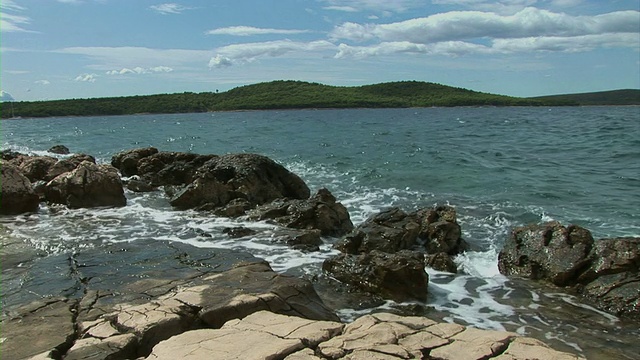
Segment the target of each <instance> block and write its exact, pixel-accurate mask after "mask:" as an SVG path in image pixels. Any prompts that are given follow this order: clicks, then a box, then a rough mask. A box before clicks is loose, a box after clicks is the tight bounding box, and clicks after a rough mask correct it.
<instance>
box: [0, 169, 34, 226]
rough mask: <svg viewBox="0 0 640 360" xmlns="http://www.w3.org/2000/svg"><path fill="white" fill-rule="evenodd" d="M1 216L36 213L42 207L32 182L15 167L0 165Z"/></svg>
mask: <svg viewBox="0 0 640 360" xmlns="http://www.w3.org/2000/svg"><path fill="white" fill-rule="evenodd" d="M0 171H1V172H2V175H1V177H0V184H1V186H2V188H1V192H0V199H1V201H2V204H0V214H3V215H14V214H22V213H25V212H35V211H37V210H38V206H39V205H40V198H39V197H38V195H37V194H36V193H35V192H34V191H33V188H32V187H31V182H30V181H29V179H27V178H26V177H25V176H24V175H22V174H21V173H20V171H19V170H18V169H17V168H16V167H15V166H13V165H10V164H8V163H6V162H4V161H3V162H2V163H0Z"/></svg>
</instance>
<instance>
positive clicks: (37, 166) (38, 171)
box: [20, 156, 58, 182]
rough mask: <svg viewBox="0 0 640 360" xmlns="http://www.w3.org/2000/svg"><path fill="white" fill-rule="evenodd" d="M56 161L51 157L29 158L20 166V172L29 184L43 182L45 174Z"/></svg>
mask: <svg viewBox="0 0 640 360" xmlns="http://www.w3.org/2000/svg"><path fill="white" fill-rule="evenodd" d="M57 162H58V159H56V158H54V157H51V156H30V157H27V158H25V160H24V161H23V162H22V163H21V164H20V172H22V174H23V175H24V176H26V177H27V178H28V179H29V180H30V181H31V182H36V181H38V180H45V179H46V178H47V174H48V173H49V170H50V169H51V167H52V166H53V165H55V164H56V163H57Z"/></svg>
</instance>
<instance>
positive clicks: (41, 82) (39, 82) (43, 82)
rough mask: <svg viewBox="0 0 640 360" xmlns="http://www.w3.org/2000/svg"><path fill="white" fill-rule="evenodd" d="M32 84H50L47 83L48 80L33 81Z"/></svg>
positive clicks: (49, 82)
mask: <svg viewBox="0 0 640 360" xmlns="http://www.w3.org/2000/svg"><path fill="white" fill-rule="evenodd" d="M34 83H36V84H38V85H49V84H51V81H49V80H36V81H34Z"/></svg>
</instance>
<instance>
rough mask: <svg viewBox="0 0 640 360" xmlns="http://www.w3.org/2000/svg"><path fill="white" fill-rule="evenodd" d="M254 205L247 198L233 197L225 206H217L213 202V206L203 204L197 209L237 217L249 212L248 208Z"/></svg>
mask: <svg viewBox="0 0 640 360" xmlns="http://www.w3.org/2000/svg"><path fill="white" fill-rule="evenodd" d="M253 207H254V205H252V204H251V203H250V202H249V201H247V200H246V199H242V198H239V199H233V200H231V201H229V202H228V203H227V204H226V205H225V206H223V207H219V206H215V205H213V204H212V205H211V207H208V206H207V205H203V206H201V207H198V208H196V209H197V210H213V213H214V214H216V215H217V216H224V217H230V218H236V217H238V216H242V215H244V214H245V213H246V212H247V210H249V209H251V208H253Z"/></svg>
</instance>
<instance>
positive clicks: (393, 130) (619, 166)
mask: <svg viewBox="0 0 640 360" xmlns="http://www.w3.org/2000/svg"><path fill="white" fill-rule="evenodd" d="M1 134H2V144H1V147H2V148H3V149H13V150H17V151H21V152H26V153H34V154H45V153H46V149H48V148H50V147H51V146H53V145H55V144H64V145H66V146H67V147H69V148H70V150H71V151H72V152H74V153H87V154H91V155H93V156H95V157H96V158H97V159H98V161H99V162H104V163H108V162H110V159H111V156H112V155H114V154H115V153H117V152H119V151H122V150H128V149H132V148H137V147H146V146H154V147H157V148H158V149H160V150H164V151H184V152H195V153H202V154H205V153H213V154H225V153H238V152H251V153H259V154H263V155H266V156H269V157H271V158H272V159H274V160H276V161H277V162H279V163H281V164H283V165H284V166H285V167H287V168H288V169H290V170H291V171H293V172H295V173H297V174H298V175H300V176H301V177H302V178H303V179H304V180H305V181H306V182H307V184H308V185H309V187H310V188H311V189H312V192H313V191H315V190H317V189H319V188H321V187H326V188H328V189H329V190H330V191H331V192H332V193H333V194H334V195H335V196H336V198H337V199H338V200H339V201H341V202H342V203H343V204H344V205H345V206H346V207H347V209H348V210H349V213H350V215H351V218H352V221H353V222H354V224H358V223H360V222H362V221H364V220H365V219H366V218H367V217H369V216H370V215H372V214H374V213H376V212H378V211H380V210H382V209H385V208H387V207H390V206H399V207H401V208H403V209H405V210H407V211H411V210H414V209H418V208H422V207H430V206H433V205H434V204H445V203H446V204H450V205H452V206H454V207H455V208H456V209H457V212H458V221H459V222H460V224H461V226H462V230H463V237H464V238H465V239H466V240H467V241H468V242H470V243H471V244H472V245H473V247H474V249H475V250H474V251H469V252H467V253H465V254H463V255H460V256H458V257H457V259H456V262H457V264H458V266H459V269H460V271H461V272H460V274H458V275H451V274H446V273H441V272H437V271H433V270H431V269H427V270H428V272H429V274H430V281H431V284H430V288H429V300H428V301H427V303H425V304H422V305H425V306H426V307H427V308H429V309H430V311H429V314H428V316H432V317H439V318H440V319H443V320H445V321H452V322H458V323H461V324H465V325H473V326H476V327H479V328H487V329H498V330H509V331H514V332H518V333H520V334H524V335H528V336H532V337H537V338H540V339H542V340H544V341H547V342H548V343H550V344H551V345H553V346H554V347H556V348H559V349H561V350H565V351H571V352H574V353H581V354H583V355H586V356H588V357H589V358H623V359H624V358H629V359H633V358H637V353H638V348H637V339H638V336H639V335H640V330H639V329H638V324H630V323H627V322H625V321H622V320H620V319H618V318H616V317H614V316H611V315H609V314H606V313H602V312H600V311H598V310H596V309H594V308H592V307H590V306H589V305H588V304H583V303H580V301H579V299H577V298H575V297H573V296H571V295H570V294H567V293H566V292H565V291H564V290H563V289H559V288H550V287H544V286H542V285H540V284H534V283H530V282H526V281H518V280H510V279H507V278H506V277H504V276H502V275H500V274H499V272H498V269H497V256H498V252H499V251H500V249H501V247H502V244H503V242H504V240H505V239H506V238H507V237H508V235H509V233H510V231H511V229H512V228H513V227H514V226H518V225H523V224H529V223H539V222H544V221H549V220H559V221H561V222H562V223H563V224H566V225H568V224H570V223H573V224H578V225H581V226H584V227H586V228H587V229H589V230H591V232H592V233H593V235H594V237H595V238H604V237H615V236H640V211H639V209H640V107H561V108H555V107H554V108H528V107H514V108H426V109H422V108H420V109H357V110H288V111H251V112H220V113H202V114H179V115H135V116H119V117H86V118H48V119H21V120H3V121H2V123H1ZM126 195H127V198H128V205H127V206H126V207H125V208H124V209H80V210H69V209H65V208H60V207H49V206H47V205H45V204H43V205H41V209H40V211H39V212H38V213H37V214H32V215H21V216H13V217H1V218H0V223H1V224H2V225H4V226H5V227H6V228H7V229H8V230H9V233H10V235H11V236H14V237H16V238H19V239H23V240H24V241H25V242H27V243H28V244H30V245H32V246H34V247H36V248H38V249H40V250H43V251H45V252H47V253H51V254H55V253H60V252H65V251H73V250H75V249H81V248H83V247H95V246H101V245H103V244H105V243H109V242H126V241H135V240H136V239H156V240H159V241H160V240H170V241H181V242H185V243H189V244H192V245H195V246H199V247H225V248H235V249H242V250H247V251H249V252H251V253H252V254H254V255H256V256H258V257H262V258H264V259H266V260H268V261H269V262H270V263H271V265H272V267H273V268H274V269H275V270H277V271H280V272H286V271H295V272H297V273H305V274H309V275H314V274H318V273H320V271H321V270H320V264H321V263H322V261H323V260H324V259H326V258H327V257H328V256H331V255H332V254H335V253H336V252H335V251H334V250H332V248H331V245H332V243H333V242H334V241H335V239H331V238H326V239H324V240H325V245H324V246H322V247H321V251H320V252H316V253H302V252H298V251H295V250H292V249H289V248H287V247H286V246H285V245H282V244H281V243H280V242H278V239H277V235H276V233H275V232H274V231H273V230H274V227H273V225H270V224H266V223H256V222H247V221H243V220H241V219H227V218H220V217H213V216H211V215H210V214H204V213H198V212H195V211H175V210H173V209H172V208H171V207H170V205H169V204H168V200H167V199H166V198H165V196H164V195H163V193H162V192H153V193H146V194H138V193H133V192H127V193H126ZM229 226H246V227H249V228H254V229H258V230H260V233H259V234H258V235H256V236H253V237H247V238H242V239H229V238H228V236H226V235H225V234H223V233H222V230H223V229H224V228H225V227H229ZM203 233H206V234H209V235H211V236H203V235H202V234H203ZM394 306H397V304H393V303H387V304H385V305H383V307H394ZM338 310H339V314H340V315H341V316H342V317H343V318H344V319H345V320H349V319H352V318H354V317H355V316H357V315H359V314H362V313H366V312H368V311H371V310H372V309H338Z"/></svg>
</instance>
